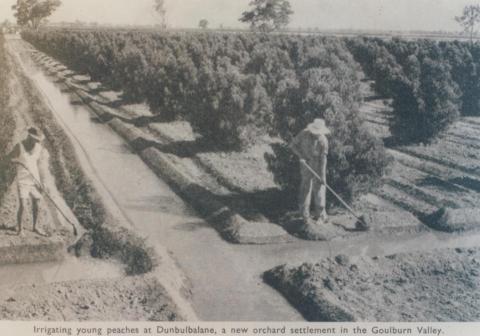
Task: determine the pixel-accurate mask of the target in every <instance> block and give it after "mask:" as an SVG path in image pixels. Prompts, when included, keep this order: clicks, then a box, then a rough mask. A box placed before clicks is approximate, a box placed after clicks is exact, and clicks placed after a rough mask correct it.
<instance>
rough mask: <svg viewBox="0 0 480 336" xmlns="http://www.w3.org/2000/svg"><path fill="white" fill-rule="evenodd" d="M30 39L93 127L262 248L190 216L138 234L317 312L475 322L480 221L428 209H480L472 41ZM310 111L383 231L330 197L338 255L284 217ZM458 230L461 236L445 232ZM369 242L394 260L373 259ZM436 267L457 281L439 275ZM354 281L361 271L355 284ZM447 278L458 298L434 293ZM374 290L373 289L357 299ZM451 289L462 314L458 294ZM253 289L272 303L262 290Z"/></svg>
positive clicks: (475, 47) (347, 193) (350, 197)
mask: <svg viewBox="0 0 480 336" xmlns="http://www.w3.org/2000/svg"><path fill="white" fill-rule="evenodd" d="M22 37H23V39H24V41H13V42H11V44H12V46H13V47H12V48H13V49H15V50H17V51H18V52H19V53H20V54H22V55H24V57H25V58H31V59H32V60H33V61H34V62H35V64H36V66H40V67H41V68H42V69H43V70H44V71H45V72H46V73H47V74H48V76H49V77H48V78H50V80H51V81H52V82H53V83H55V85H57V86H58V87H59V88H60V89H61V92H62V93H63V94H64V95H65V96H68V97H69V99H70V104H71V105H72V106H86V107H87V109H88V111H90V112H91V115H92V116H93V117H92V120H94V121H89V123H96V124H100V125H102V124H106V125H108V126H110V128H111V129H113V130H114V131H115V132H116V133H117V134H119V135H121V137H122V138H123V139H124V140H125V141H126V142H127V143H128V144H129V148H130V150H131V152H132V153H134V154H135V155H138V156H139V157H141V158H142V160H143V161H144V162H146V163H147V164H148V166H149V167H150V168H151V169H152V170H153V171H154V172H155V173H156V174H157V175H158V176H159V177H160V179H162V180H164V181H166V182H167V183H168V184H169V185H170V186H171V187H172V189H173V190H174V191H175V192H176V193H177V194H178V195H180V196H181V197H182V198H183V199H186V200H187V201H188V202H189V204H191V205H193V208H194V209H195V210H196V211H197V212H198V213H199V214H200V215H201V216H202V217H203V218H205V219H206V221H207V222H209V224H211V225H212V226H213V227H214V228H215V229H216V230H217V231H218V232H219V233H220V235H221V237H222V238H224V239H225V240H227V241H229V242H233V243H237V244H261V246H260V247H258V246H257V247H258V249H256V247H255V248H251V247H250V245H248V246H246V247H243V248H245V249H248V250H249V251H248V252H247V251H246V250H241V251H242V253H241V254H242V255H239V254H238V253H237V254H235V253H236V252H238V251H240V249H242V247H241V245H239V246H240V247H238V250H236V248H237V246H235V247H233V248H232V247H231V246H232V245H228V247H225V246H224V245H221V244H219V243H218V242H217V241H215V240H210V241H209V240H208V239H212V238H211V237H210V236H208V238H205V237H206V236H205V234H204V233H203V231H202V232H200V233H199V232H197V231H200V230H201V229H199V228H198V227H196V226H195V225H194V224H189V225H190V226H188V225H186V226H188V228H185V227H182V228H181V229H179V228H177V227H175V230H176V232H175V233H173V234H172V233H171V232H169V231H157V230H165V229H158V228H155V229H152V228H151V227H148V229H145V228H143V227H142V228H143V230H144V232H148V234H149V235H150V234H151V235H152V236H155V235H156V234H157V233H158V232H162V233H164V232H168V234H166V235H165V236H167V238H165V239H166V241H162V242H163V243H165V244H167V245H168V246H169V247H170V248H172V249H173V250H175V251H180V253H178V254H177V255H175V253H173V255H175V256H178V255H180V256H182V255H185V251H184V250H182V248H183V245H182V244H181V243H179V242H177V243H175V242H173V243H169V242H168V237H169V235H172V236H173V237H177V238H178V237H179V236H180V235H182V234H183V235H186V236H187V235H188V237H189V238H186V241H188V242H189V244H192V245H191V246H189V248H191V249H193V248H199V247H201V248H202V253H205V255H207V256H209V258H211V259H209V260H210V261H211V263H212V264H214V265H215V267H216V265H218V268H216V269H215V272H218V274H220V275H222V276H225V277H226V278H229V277H232V278H235V281H237V280H238V281H239V282H240V283H241V284H243V285H245V284H248V285H250V286H253V285H252V284H253V281H254V280H255V281H257V280H258V277H259V276H260V274H264V280H265V281H266V282H267V283H268V284H269V285H271V286H273V287H274V288H276V289H277V290H279V291H280V292H281V293H282V294H284V295H285V297H286V298H287V299H288V300H289V301H290V303H291V304H292V305H293V306H294V307H295V308H297V309H298V310H299V311H300V312H301V313H302V315H303V317H304V318H306V319H309V320H333V321H338V320H368V321H373V320H377V321H387V320H392V319H394V320H401V321H422V320H425V319H437V320H452V319H457V318H458V316H462V314H464V315H463V316H465V319H466V320H472V321H473V320H478V318H479V316H478V313H477V312H476V310H474V309H472V307H474V306H475V305H476V304H477V300H478V298H477V296H469V295H466V294H465V293H466V288H467V287H469V288H470V287H471V288H476V286H478V285H479V284H478V272H476V271H475V268H476V267H477V264H478V262H477V261H476V260H477V259H476V258H475V257H476V256H477V255H478V249H475V248H474V247H475V246H477V247H478V244H477V245H475V244H473V243H472V242H471V241H469V243H465V242H464V241H463V240H461V239H463V238H465V239H468V236H469V235H472V236H471V238H472V239H473V237H474V236H473V235H475V232H474V230H476V229H478V223H472V222H469V223H467V224H465V225H457V226H438V225H437V226H436V225H432V223H431V222H429V221H428V220H427V218H428V216H429V215H430V214H432V213H434V212H436V211H437V210H439V209H440V208H451V209H464V208H465V209H474V208H476V207H477V204H478V200H479V194H478V193H479V192H480V169H479V168H478V167H479V166H480V165H479V160H480V156H479V155H478V153H477V152H478V147H480V142H479V140H478V139H479V136H480V92H479V91H480V45H479V44H477V43H474V44H470V43H468V42H459V41H433V40H421V39H420V40H408V41H407V40H403V39H398V38H385V39H379V38H363V37H345V38H340V37H324V36H318V35H293V34H290V35H283V34H253V33H224V32H209V33H205V32H150V31H124V30H101V29H97V30H90V29H84V30H73V29H71V30H66V29H63V30H61V29H45V30H39V31H27V30H26V31H24V32H23V33H22ZM0 98H1V97H0ZM315 118H324V119H325V120H326V123H327V125H328V127H329V128H330V129H331V130H332V134H331V136H330V139H329V140H330V152H329V157H328V159H329V160H328V161H329V165H328V175H327V180H328V181H329V184H330V185H331V186H332V187H333V189H335V190H336V191H338V192H339V193H340V194H341V195H342V196H343V197H344V198H345V199H346V200H347V201H349V202H351V203H352V204H353V206H354V208H355V210H356V211H357V212H359V213H362V214H365V215H366V218H368V220H369V222H370V224H371V225H372V228H371V230H370V231H369V232H367V233H362V232H357V231H356V230H355V228H354V227H353V226H352V225H353V223H354V221H353V218H352V217H348V216H347V214H346V213H345V211H344V210H343V208H342V207H341V206H340V205H339V204H338V203H337V202H336V201H335V200H334V198H333V197H331V195H329V196H327V198H328V201H329V213H330V215H331V216H330V218H331V221H332V223H333V224H334V225H333V226H335V229H336V230H338V231H337V232H336V233H335V234H334V236H336V237H337V238H339V239H336V240H334V241H333V250H334V251H335V253H339V255H338V256H337V257H335V258H331V256H330V257H329V258H325V259H322V260H320V261H319V259H320V258H321V256H327V252H328V255H330V253H331V250H330V249H331V246H330V245H329V246H328V249H327V247H326V245H322V243H321V242H318V243H313V242H306V241H304V240H301V239H298V237H295V236H293V235H291V234H289V232H287V231H289V230H288V227H287V225H285V224H286V223H287V222H288V220H289V219H288V218H291V217H292V216H294V215H293V214H294V213H295V210H296V206H297V205H296V204H297V202H296V195H297V186H298V182H299V175H298V159H297V158H295V157H294V156H293V154H292V153H291V152H290V151H289V149H288V146H287V145H288V143H289V142H290V141H291V139H292V138H293V137H294V136H295V135H296V134H297V133H298V132H300V131H301V130H302V129H303V128H304V127H305V126H306V125H308V124H309V123H310V122H311V121H313V120H314V119H315ZM70 126H72V125H70ZM102 126H103V125H102ZM79 127H80V126H79ZM82 127H84V126H82ZM96 127H97V126H96ZM77 134H79V135H80V136H81V135H82V134H81V132H79V133H77ZM84 141H86V140H84ZM98 141H101V140H98ZM86 142H88V141H86ZM90 142H93V140H91V141H90ZM92 148H93V147H92ZM124 150H125V149H123V148H122V150H121V151H124ZM119 151H120V150H119ZM128 153H130V152H128ZM126 167H128V163H126ZM118 170H119V171H122V174H123V173H125V175H124V177H125V179H126V180H127V179H132V176H133V178H135V174H136V171H129V172H127V171H126V168H125V167H119V168H118ZM112 175H115V174H114V173H113V172H112ZM127 175H128V177H127ZM142 176H143V174H142ZM140 178H141V177H140V176H139V180H140ZM122 183H123V181H119V184H122ZM138 183H141V182H138ZM118 190H122V189H121V188H119V189H118ZM123 191H124V192H125V191H126V193H127V194H129V193H132V194H135V195H137V196H138V195H139V194H141V192H142V190H135V191H133V190H127V188H125V190H123ZM149 191H150V190H149ZM166 199H168V201H171V200H170V198H168V197H166V198H165V199H163V198H154V199H149V200H148V202H150V203H155V206H156V207H157V206H160V207H162V209H163V210H164V211H167V212H168V211H171V210H170V206H172V209H175V211H177V204H174V205H171V204H167V203H165V202H166ZM162 202H163V203H162ZM157 203H159V204H157ZM142 206H145V205H144V204H143V203H142ZM132 208H134V206H132ZM137 208H139V206H137V207H136V208H135V209H136V210H138V209H137ZM225 209H227V210H225ZM127 210H131V209H127ZM163 210H162V211H163ZM182 211H184V210H182ZM175 215H177V214H175ZM182 215H184V214H182ZM149 216H150V215H148V216H147V217H148V219H149V220H150V219H151V220H152V221H153V222H155V225H156V224H157V222H156V221H155V220H154V219H153V217H152V218H150V217H149ZM177 220H178V219H177V218H174V217H168V218H167V222H168V221H172V222H175V221H177ZM457 224H458V223H457ZM158 225H159V226H165V227H168V226H169V225H170V223H164V222H162V223H158ZM182 230H184V231H185V232H184V231H182ZM470 230H473V232H472V231H470ZM186 231H189V232H188V233H187V232H186ZM190 231H191V232H190ZM466 231H468V233H466ZM443 232H449V234H444V233H443ZM451 232H455V233H456V235H455V238H452V236H453V235H451V234H450V233H451ZM190 235H191V236H192V237H193V238H191V237H190ZM195 235H199V236H195ZM198 237H200V239H198ZM456 237H460V238H458V239H459V241H460V243H458V244H460V245H459V246H457V245H455V243H456V242H457V241H452V240H450V239H456ZM155 239H156V238H155ZM356 239H357V240H356ZM424 239H425V240H424ZM155 241H157V240H155ZM222 243H223V242H222ZM285 243H288V244H285ZM169 244H171V245H169ZM197 244H199V245H197ZM202 244H203V245H202ZM314 244H315V245H314ZM329 244H330V243H329ZM175 245H179V247H178V246H175ZM264 245H266V246H264ZM384 245H389V246H388V247H386V246H384ZM390 245H391V246H390ZM467 245H468V246H467ZM471 245H473V248H469V247H470V246H471ZM379 246H381V247H379ZM436 246H438V247H458V248H457V249H445V248H444V249H442V251H441V252H439V253H438V254H436V252H432V251H431V249H433V248H435V247H436ZM178 249H180V250H178ZM250 249H251V251H250ZM219 250H221V251H222V253H220V254H223V253H226V255H228V256H229V258H230V257H231V260H235V261H236V263H232V264H235V267H236V266H237V265H240V266H239V267H245V266H246V265H248V266H249V267H245V270H240V272H243V271H244V272H245V274H247V275H248V276H247V275H245V277H238V279H237V277H236V276H234V275H238V272H239V270H233V269H230V268H229V267H227V266H226V265H225V264H224V261H222V260H220V256H219V255H218V254H219V253H218V251H219ZM278 251H283V252H285V253H278ZM345 251H346V252H345ZM366 251H367V252H366ZM379 251H380V252H379ZM425 251H428V253H426V252H425ZM250 252H252V253H254V254H255V255H254V256H253V255H250V254H248V253H250ZM340 252H345V253H346V254H351V255H350V256H348V257H347V256H344V255H340ZM202 253H199V254H198V256H196V257H197V259H195V260H198V258H200V257H201V255H202ZM375 253H380V254H381V255H384V256H386V257H380V258H378V257H373V258H372V256H374V255H375V256H376V255H378V254H375ZM187 254H189V255H190V252H189V253H187ZM353 255H355V256H353ZM437 256H438V259H439V261H438V263H433V261H432V260H435V258H436V257H437ZM192 258H193V257H192ZM251 258H258V260H259V262H258V264H257V263H255V265H251V264H250V262H251ZM187 259H188V258H187ZM185 260H186V259H185V258H184V259H183V261H182V262H183V263H185ZM192 260H193V259H192ZM317 261H318V262H317ZM242 263H243V264H242ZM281 263H289V265H286V266H285V265H284V266H279V265H281ZM290 263H291V264H290ZM456 263H457V264H458V265H460V266H462V267H463V269H464V270H466V271H465V272H468V274H466V273H465V274H464V272H463V271H462V270H460V269H459V267H460V266H459V267H457V266H452V267H450V265H451V264H456ZM186 264H187V265H189V266H191V267H192V268H194V272H190V273H189V275H191V276H192V277H193V280H192V282H193V284H194V287H195V285H198V283H199V282H195V281H198V280H199V279H200V280H201V281H203V282H202V283H203V284H204V285H211V284H210V283H212V284H215V285H216V286H218V288H219V290H218V292H219V293H223V292H222V290H225V291H226V288H222V286H227V285H226V284H223V282H222V283H220V281H221V279H217V278H221V276H217V277H215V279H214V277H213V276H211V275H210V274H207V273H201V272H199V271H198V269H195V267H199V266H198V265H197V266H195V265H192V264H193V262H188V261H187V262H186ZM299 264H301V265H300V266H299ZM247 268H248V270H247ZM460 268H461V267H460ZM268 269H271V270H270V271H268ZM398 270H401V271H402V272H403V273H402V272H399V271H398ZM229 272H230V273H229ZM235 272H236V273H235ZM249 272H250V273H249ZM264 272H265V273H264ZM462 272H463V273H462ZM198 274H201V276H200V277H199V276H198ZM392 274H393V275H395V278H394V280H392V281H390V280H389V279H391V278H392ZM412 274H416V275H418V276H412ZM438 274H446V275H447V276H445V280H442V279H439V278H438V276H437V275H438ZM358 275H359V276H358ZM195 277H196V278H195ZM209 277H211V278H209ZM247 277H248V279H247ZM352 277H353V278H355V279H356V280H355V281H353V282H351V283H350V282H349V281H350V280H349V279H351V278H352ZM244 278H245V279H247V280H245V279H244ZM206 279H207V280H208V284H207V280H206ZM252 279H254V280H252ZM379 279H380V280H379ZM201 281H200V282H201ZM442 281H443V282H442ZM234 283H235V286H236V287H239V288H240V287H241V286H240V285H239V286H237V285H236V282H234ZM450 285H451V286H450ZM255 286H256V285H255ZM425 286H426V287H425ZM253 287H254V286H253ZM253 287H252V288H253ZM427 287H428V288H427ZM439 287H448V288H450V289H451V292H449V294H448V295H444V294H442V295H437V294H438V292H439V290H438V288H439ZM255 288H256V287H255ZM419 288H423V289H419ZM425 288H426V289H425ZM228 290H231V288H228ZM241 290H243V291H245V288H242V289H241ZM241 290H239V291H241ZM345 291H348V292H349V293H355V294H354V295H346V294H345ZM423 292H425V293H424V294H425V297H423V296H422V297H420V296H421V293H423ZM252 293H253V292H248V295H243V294H244V293H243V292H242V294H238V293H236V292H234V294H233V295H237V298H238V299H242V296H243V299H244V300H245V301H243V302H244V304H246V303H247V301H246V300H248V299H250V300H253V296H254V295H252ZM262 293H263V294H262V295H265V298H264V299H263V300H262V301H263V302H270V301H269V300H270V299H272V297H273V296H272V294H271V293H270V292H268V291H263V292H262ZM265 293H267V294H265ZM369 293H380V294H379V295H378V297H376V299H375V300H376V301H372V302H373V303H372V304H370V305H367V308H365V309H363V308H362V307H364V302H365V301H366V300H368V295H370V294H369ZM457 294H458V295H457ZM453 295H457V296H456V298H457V299H458V300H457V301H458V303H460V304H463V308H462V309H463V310H462V309H457V308H458V307H457V306H458V304H457V302H452V301H449V300H448V297H447V296H453ZM218 296H219V294H218V295H217V298H218ZM255 296H257V297H258V298H261V297H260V296H258V292H257V294H256V295H255ZM347 296H348V297H347ZM194 297H195V296H194ZM209 299H210V296H209ZM267 299H268V300H267ZM259 300H260V299H259ZM402 300H405V301H402ZM408 300H410V301H411V300H417V301H419V302H420V303H419V304H418V306H416V309H413V310H412V309H409V308H406V305H408V302H410V301H408ZM435 300H441V301H442V310H441V311H440V314H439V310H436V309H431V305H432V302H436V301H435ZM194 301H195V299H194ZM393 301H395V302H398V305H397V306H395V307H394V308H392V311H391V312H390V313H388V312H387V313H386V312H385V311H378V310H376V309H377V308H376V307H382V309H383V307H387V306H389V307H390V306H391V305H392V302H393ZM272 302H273V301H272ZM209 304H210V303H209ZM238 306H241V305H238ZM279 306H280V307H282V305H281V304H280V305H279ZM305 307H306V310H305ZM325 307H327V309H325ZM332 307H333V308H332ZM454 307H456V308H454ZM269 308H272V307H269ZM216 309H217V310H216ZM216 309H215V308H214V309H212V312H216V313H218V312H220V313H218V314H220V315H221V313H225V312H224V311H223V309H226V310H227V311H228V309H233V308H225V307H222V309H218V308H216ZM272 309H273V308H272ZM282 309H283V308H282ZM329 309H332V310H329ZM457 310H459V311H460V312H459V313H458V314H457V313H452V312H455V311H457ZM212 314H213V313H212ZM289 314H291V312H287V313H286V316H289V317H291V316H293V315H289Z"/></svg>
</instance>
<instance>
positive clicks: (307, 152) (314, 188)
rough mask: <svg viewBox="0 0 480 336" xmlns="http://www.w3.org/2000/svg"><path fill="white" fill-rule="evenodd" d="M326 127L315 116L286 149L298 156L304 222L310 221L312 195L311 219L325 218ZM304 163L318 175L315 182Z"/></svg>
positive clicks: (328, 131) (323, 220)
mask: <svg viewBox="0 0 480 336" xmlns="http://www.w3.org/2000/svg"><path fill="white" fill-rule="evenodd" d="M328 134H330V130H329V129H328V128H327V127H326V125H325V121H324V120H323V119H315V120H314V121H313V122H312V123H311V124H309V125H308V126H307V127H306V128H305V129H304V130H303V131H301V132H300V133H299V134H298V135H297V136H296V137H295V138H294V139H293V140H292V143H291V144H290V148H291V149H292V151H293V152H294V153H295V155H297V156H298V158H299V159H300V174H301V183H300V193H299V200H298V202H299V209H300V213H301V215H302V216H303V219H304V221H305V223H306V224H308V223H310V220H311V219H310V207H311V203H312V198H313V219H314V220H316V221H317V223H318V222H325V221H326V220H327V212H326V210H325V204H326V186H325V184H326V181H327V155H328V139H327V137H326V136H327V135H328ZM305 164H308V165H309V166H310V167H311V168H312V169H313V170H314V171H315V172H317V174H318V175H319V176H320V177H321V179H322V180H321V181H319V180H318V179H317V178H316V177H315V176H314V175H313V174H312V173H311V172H310V171H309V170H308V168H307V167H306V165H305Z"/></svg>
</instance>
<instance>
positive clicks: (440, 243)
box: [0, 38, 479, 321]
mask: <svg viewBox="0 0 480 336" xmlns="http://www.w3.org/2000/svg"><path fill="white" fill-rule="evenodd" d="M8 45H9V51H10V52H11V53H12V54H13V55H14V58H15V59H16V60H17V61H18V62H20V63H21V68H22V69H23V71H25V72H26V74H27V75H28V77H29V78H30V79H31V80H32V81H33V82H34V84H35V85H36V87H37V88H38V89H39V91H40V92H41V93H42V94H43V95H44V98H45V100H46V101H47V102H48V104H49V105H50V108H51V110H52V113H53V115H54V116H55V118H56V120H57V121H58V123H59V125H61V126H62V127H63V128H64V130H65V131H66V133H67V134H68V136H69V138H70V139H71V141H72V143H73V144H74V147H75V150H76V154H77V156H78V158H79V161H80V162H81V166H82V169H83V170H84V171H85V172H86V174H87V175H88V177H89V178H90V179H91V180H92V181H93V182H94V184H95V186H96V188H97V189H98V191H99V194H100V195H101V197H102V198H103V201H104V203H105V204H106V206H107V207H108V208H109V210H110V212H111V213H113V214H114V216H115V217H116V220H118V221H119V222H127V223H128V224H129V225H130V226H131V227H133V228H134V230H135V231H136V232H137V233H138V234H139V235H141V236H143V237H147V238H148V242H149V243H150V244H154V245H158V246H163V247H164V248H166V249H167V250H168V251H169V252H170V254H171V256H172V258H173V259H174V260H175V262H176V267H178V269H179V272H180V273H182V274H184V275H185V276H186V277H187V278H188V279H189V282H190V283H191V287H192V295H191V305H192V307H193V309H194V310H195V313H196V315H197V316H198V318H199V319H201V320H209V321H219V320H237V321H246V320H249V321H260V320H263V321H265V320H266V321H278V320H283V321H295V320H303V318H302V316H301V315H300V314H299V313H298V312H297V311H296V310H295V309H294V308H293V307H292V306H290V304H289V303H288V302H287V301H286V300H285V299H284V298H283V297H282V296H281V295H280V294H279V293H277V292H276V291H275V290H273V289H272V288H270V287H269V286H267V285H266V284H264V283H263V281H262V274H263V272H264V271H266V270H268V269H271V268H273V267H275V266H278V265H281V264H284V263H302V262H306V261H309V262H316V261H318V259H320V258H322V257H328V256H333V255H336V254H346V255H371V256H373V255H386V254H392V253H398V252H405V251H408V252H411V251H415V250H430V249H433V248H437V247H457V246H476V245H478V241H479V236H478V235H468V236H451V235H447V234H440V233H435V232H424V233H421V234H415V235H413V234H410V235H391V236H389V237H385V236H383V237H379V236H376V235H375V234H373V233H372V234H365V235H363V236H359V237H356V238H354V239H348V240H347V239H343V240H338V241H333V242H331V243H322V242H307V241H296V242H293V243H286V244H270V245H259V246H247V245H234V244H229V243H227V242H226V241H224V240H222V238H221V237H220V236H219V235H218V233H217V232H216V231H215V230H214V229H213V228H212V227H211V226H210V225H209V224H208V223H207V222H205V220H204V219H202V218H200V217H199V216H198V215H197V214H196V213H195V212H194V211H193V210H192V209H191V208H190V207H189V206H188V205H187V204H185V203H184V202H183V201H182V199H180V198H179V197H178V196H177V195H176V194H175V193H174V192H173V191H172V190H171V189H170V188H169V186H168V185H167V184H166V183H165V182H164V181H162V180H160V179H159V178H158V177H157V176H156V175H155V174H154V173H153V172H152V171H151V170H150V169H149V167H148V166H147V165H146V164H145V163H144V162H143V161H142V160H141V159H140V158H139V157H138V156H137V155H136V154H135V153H134V152H133V151H132V150H131V149H130V148H129V147H128V145H126V143H125V142H124V140H123V139H121V138H120V137H119V136H118V135H117V134H115V133H114V132H113V130H111V129H110V128H109V127H108V126H107V125H104V124H101V123H99V122H98V121H96V120H95V118H92V114H91V113H90V112H89V110H88V107H87V106H85V105H82V104H73V105H72V104H71V96H70V93H65V92H62V90H61V89H60V87H59V86H58V84H56V83H54V81H53V79H52V78H50V77H47V76H46V75H45V74H44V73H43V72H42V71H41V70H40V69H38V68H37V67H36V66H35V65H34V63H33V61H32V60H31V59H30V57H29V56H28V55H29V52H28V50H29V49H30V48H31V47H30V45H28V44H26V43H25V42H23V41H21V40H20V39H18V38H10V39H9V40H8ZM67 260H68V259H67ZM47 266H48V265H45V267H46V268H45V270H44V272H47V273H48V267H47ZM32 267H34V268H35V269H38V268H42V266H38V265H37V266H32ZM161 267H162V265H160V269H161ZM4 270H6V268H5V267H4V268H0V274H3V273H4V272H5V271H4ZM1 279H2V280H1V282H4V281H8V280H6V279H5V278H4V277H1ZM57 280H62V278H61V277H59V278H58V279H57Z"/></svg>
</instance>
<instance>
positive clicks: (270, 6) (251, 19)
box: [240, 0, 293, 33]
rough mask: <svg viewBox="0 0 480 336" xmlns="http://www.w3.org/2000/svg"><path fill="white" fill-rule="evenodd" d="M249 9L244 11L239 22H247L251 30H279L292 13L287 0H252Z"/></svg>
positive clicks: (284, 25)
mask: <svg viewBox="0 0 480 336" xmlns="http://www.w3.org/2000/svg"><path fill="white" fill-rule="evenodd" d="M250 7H253V8H252V9H251V10H249V11H245V12H243V14H242V17H241V18H240V21H241V22H245V23H249V24H250V27H251V29H252V30H257V31H260V32H264V33H267V32H271V31H274V30H281V29H283V28H284V27H286V26H287V25H288V24H289V22H290V15H292V14H293V10H292V9H291V6H290V2H289V1H288V0H253V1H251V2H250Z"/></svg>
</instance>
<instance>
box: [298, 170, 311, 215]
mask: <svg viewBox="0 0 480 336" xmlns="http://www.w3.org/2000/svg"><path fill="white" fill-rule="evenodd" d="M311 199H312V179H311V178H310V176H305V175H303V174H302V181H301V183H300V193H299V196H298V207H299V209H300V214H301V215H302V217H303V219H305V221H307V220H309V219H310V204H311Z"/></svg>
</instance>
